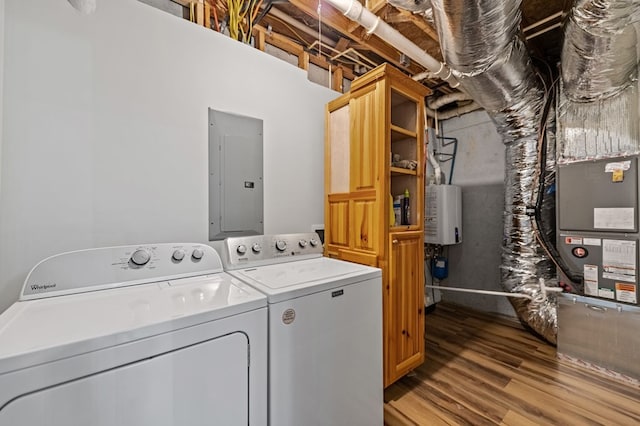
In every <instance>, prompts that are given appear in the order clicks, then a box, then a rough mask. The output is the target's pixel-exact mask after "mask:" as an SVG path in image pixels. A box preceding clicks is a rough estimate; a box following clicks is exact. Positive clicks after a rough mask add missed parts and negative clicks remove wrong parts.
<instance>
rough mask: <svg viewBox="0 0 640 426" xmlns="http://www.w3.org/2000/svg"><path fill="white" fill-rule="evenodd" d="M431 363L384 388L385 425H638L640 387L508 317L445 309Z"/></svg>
mask: <svg viewBox="0 0 640 426" xmlns="http://www.w3.org/2000/svg"><path fill="white" fill-rule="evenodd" d="M425 323H426V334H427V336H426V361H425V363H424V364H422V365H421V366H420V367H419V368H417V369H416V370H415V371H414V372H413V373H411V374H410V375H408V376H406V377H404V378H402V379H400V380H399V381H398V382H396V383H394V384H393V385H391V386H390V387H389V388H387V389H386V391H385V424H386V425H389V426H396V425H429V426H431V425H436V426H437V425H505V426H527V425H640V385H637V384H634V383H630V382H624V381H621V380H618V379H615V378H612V377H609V376H605V375H603V374H601V373H599V372H596V371H593V370H589V369H586V368H584V367H582V366H579V365H576V364H574V363H571V362H569V361H565V360H560V359H558V358H557V356H556V349H555V347H553V346H551V345H549V344H547V343H545V342H543V341H542V340H540V339H538V338H536V337H535V336H533V335H532V334H531V333H529V332H528V331H525V330H524V329H523V327H522V326H521V325H520V324H519V323H518V322H517V321H516V320H512V319H510V318H503V317H498V316H491V315H486V314H483V313H479V312H475V311H472V310H468V309H464V308H461V307H456V306H452V305H446V304H438V306H437V308H436V310H435V311H434V312H433V313H431V314H428V315H427V316H426V320H425Z"/></svg>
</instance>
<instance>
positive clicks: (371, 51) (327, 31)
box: [174, 0, 571, 93]
mask: <svg viewBox="0 0 640 426" xmlns="http://www.w3.org/2000/svg"><path fill="white" fill-rule="evenodd" d="M174 1H177V2H179V3H182V4H183V5H186V4H188V3H189V2H187V1H180V0H174ZM206 1H207V2H209V3H210V4H211V5H212V6H213V7H212V11H213V9H214V8H215V10H216V13H217V16H219V17H220V22H222V21H224V17H226V16H228V15H229V12H228V11H229V9H228V5H229V4H232V2H233V1H239V2H240V4H242V3H243V2H244V4H248V5H254V7H255V12H256V13H255V15H254V16H255V19H254V21H253V24H254V26H255V28H256V29H258V30H261V31H263V33H265V34H268V35H269V36H270V37H275V36H277V37H279V39H280V40H286V42H287V43H290V45H291V46H294V47H295V46H296V45H297V46H298V47H296V48H297V49H300V48H301V49H302V50H304V51H305V52H308V54H309V57H310V58H311V59H312V62H313V59H314V58H315V60H316V62H317V61H319V60H321V59H323V60H324V63H325V64H326V63H329V64H331V65H333V66H339V67H341V68H343V69H344V70H345V76H347V77H348V76H351V77H354V76H358V75H360V74H363V73H364V72H366V71H368V70H370V69H372V68H373V67H375V66H377V65H379V64H381V63H383V62H389V63H392V64H394V65H395V66H396V67H398V68H400V69H402V70H404V71H405V72H406V73H407V74H409V75H416V74H419V73H421V72H424V71H426V70H425V69H424V68H423V67H422V66H420V65H418V64H416V63H415V62H413V61H411V60H410V59H409V58H405V57H403V56H402V55H401V52H398V51H397V50H396V49H395V48H393V47H391V46H389V45H387V44H386V43H385V42H384V41H382V40H381V39H379V38H378V37H377V36H376V35H369V34H367V32H366V30H365V29H364V28H362V27H361V26H359V25H358V24H357V23H354V22H352V21H351V20H349V19H348V18H346V17H345V16H343V15H342V14H341V13H340V12H338V11H337V10H336V9H334V8H333V7H332V6H331V5H329V4H328V3H326V2H324V1H323V2H322V3H320V0H261V2H258V0H251V1H248V0H216V1H214V0H206ZM360 1H362V2H363V3H364V2H365V1H366V3H365V5H366V7H367V8H369V9H370V10H371V11H373V12H374V13H375V14H377V15H378V16H380V17H381V18H382V19H383V20H384V21H385V22H386V23H388V24H390V25H391V26H393V27H394V28H395V29H396V30H398V31H399V32H400V33H402V34H403V35H404V36H405V37H406V38H408V39H409V40H411V41H412V42H414V43H415V44H416V45H418V46H420V47H421V48H422V49H423V50H425V51H426V52H427V53H429V54H430V55H431V56H433V57H435V58H437V59H439V60H442V52H441V51H440V44H439V42H438V35H437V32H436V30H435V28H434V25H433V23H432V22H430V21H429V20H428V19H427V18H425V16H424V15H423V14H413V13H411V12H408V11H405V10H400V9H397V8H396V7H394V6H392V5H390V4H388V3H386V0H360ZM507 1H510V0H507ZM319 5H320V6H319ZM570 5H571V0H522V5H521V10H522V24H521V29H522V35H523V38H524V39H525V40H526V43H527V46H528V48H529V51H530V54H531V57H532V58H533V60H534V64H535V65H537V66H538V67H541V68H546V67H547V65H549V66H550V67H554V65H555V64H556V63H557V62H558V61H559V56H560V50H561V46H562V28H561V25H562V21H563V18H564V15H565V11H566V10H568V8H569V7H570ZM319 11H320V13H318V12H319ZM212 14H213V12H212ZM319 40H322V42H321V43H320V42H319ZM421 81H422V83H423V84H424V85H426V86H428V87H429V88H431V89H432V90H433V91H434V92H436V93H437V92H441V93H451V92H452V91H453V90H452V89H451V88H450V87H448V85H447V83H445V82H443V81H441V80H439V79H437V78H435V79H426V80H421Z"/></svg>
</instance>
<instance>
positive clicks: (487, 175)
mask: <svg viewBox="0 0 640 426" xmlns="http://www.w3.org/2000/svg"><path fill="white" fill-rule="evenodd" d="M442 130H443V133H442V134H441V136H446V137H452V138H458V153H457V156H456V162H455V166H454V170H453V182H452V183H454V184H456V185H460V186H474V185H491V184H496V183H500V184H502V183H503V182H504V144H503V143H502V138H501V137H500V135H498V132H497V130H496V126H495V124H493V121H491V118H489V115H487V113H486V112H485V111H484V110H479V111H474V112H471V113H469V114H464V115H462V116H460V117H456V118H451V119H449V120H446V121H444V122H442ZM429 150H430V151H433V147H432V146H429ZM452 150H453V146H450V147H445V148H443V149H442V152H446V153H451V152H452ZM441 167H442V171H443V172H444V174H445V176H446V178H447V183H448V182H449V171H450V170H451V162H450V161H449V162H445V163H442V166H441Z"/></svg>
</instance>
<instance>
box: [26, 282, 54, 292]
mask: <svg viewBox="0 0 640 426" xmlns="http://www.w3.org/2000/svg"><path fill="white" fill-rule="evenodd" d="M56 285H57V284H56V283H52V284H32V285H31V291H47V290H49V289H50V288H56Z"/></svg>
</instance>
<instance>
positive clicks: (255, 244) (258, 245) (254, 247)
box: [251, 243, 262, 253]
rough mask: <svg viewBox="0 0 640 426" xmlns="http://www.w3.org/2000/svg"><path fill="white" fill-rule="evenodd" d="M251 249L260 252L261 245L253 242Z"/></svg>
mask: <svg viewBox="0 0 640 426" xmlns="http://www.w3.org/2000/svg"><path fill="white" fill-rule="evenodd" d="M251 250H252V251H253V252H254V253H260V252H261V251H262V247H261V246H260V244H258V243H253V245H252V246H251Z"/></svg>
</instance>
